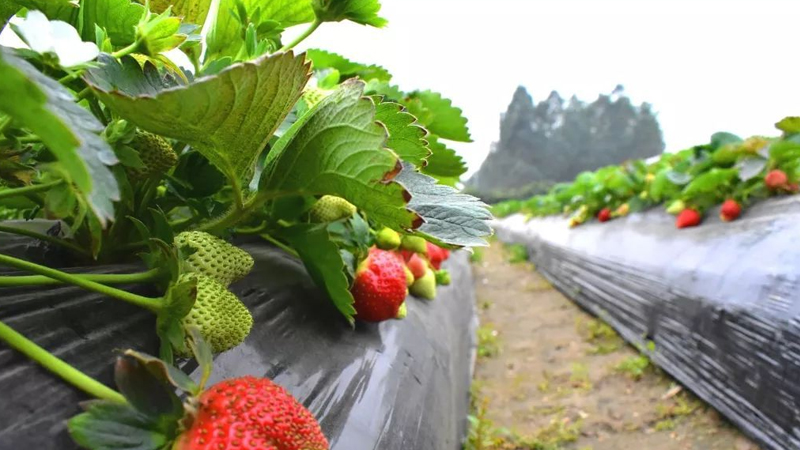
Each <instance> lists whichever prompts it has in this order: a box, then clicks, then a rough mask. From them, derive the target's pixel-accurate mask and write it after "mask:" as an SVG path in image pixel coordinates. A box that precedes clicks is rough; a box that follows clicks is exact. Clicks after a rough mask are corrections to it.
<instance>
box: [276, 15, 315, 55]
mask: <svg viewBox="0 0 800 450" xmlns="http://www.w3.org/2000/svg"><path fill="white" fill-rule="evenodd" d="M320 25H322V21H321V20H319V19H314V21H313V22H311V25H310V26H309V27H308V28H307V29H306V31H304V32H303V33H302V34H301V35H300V36H297V38H296V39H295V40H293V41H292V42H291V43H289V44H287V45H284V46H283V48H281V49H280V50H278V51H279V52H286V51H289V50H291V49H293V48H295V46H297V44H299V43H301V42H303V41H304V40H305V39H306V38H307V37H309V36H311V33H313V32H314V31H316V30H317V28H319V26H320Z"/></svg>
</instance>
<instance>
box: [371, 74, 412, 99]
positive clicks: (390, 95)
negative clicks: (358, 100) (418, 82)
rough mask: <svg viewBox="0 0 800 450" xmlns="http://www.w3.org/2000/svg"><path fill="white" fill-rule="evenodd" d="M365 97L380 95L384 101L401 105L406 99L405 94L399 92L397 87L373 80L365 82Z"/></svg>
mask: <svg viewBox="0 0 800 450" xmlns="http://www.w3.org/2000/svg"><path fill="white" fill-rule="evenodd" d="M364 92H365V93H366V94H367V95H380V96H381V97H383V99H384V101H392V102H398V103H401V102H402V101H403V99H404V98H405V97H406V94H405V93H404V92H403V91H401V90H400V88H399V87H397V86H395V85H393V84H389V83H387V82H385V81H378V80H375V79H372V80H369V81H367V87H366V88H364Z"/></svg>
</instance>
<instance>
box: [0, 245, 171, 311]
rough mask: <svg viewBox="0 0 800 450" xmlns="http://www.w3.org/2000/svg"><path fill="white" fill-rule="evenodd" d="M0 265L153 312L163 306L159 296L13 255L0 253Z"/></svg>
mask: <svg viewBox="0 0 800 450" xmlns="http://www.w3.org/2000/svg"><path fill="white" fill-rule="evenodd" d="M0 265H4V266H9V267H14V268H16V269H20V270H25V271H28V272H33V273H36V274H39V275H44V276H45V277H48V278H53V279H55V280H58V281H61V282H63V283H67V284H73V285H75V286H79V287H82V288H84V289H87V290H90V291H94V292H98V293H100V294H105V295H108V296H110V297H113V298H116V299H119V300H124V301H126V302H128V303H132V304H134V305H136V306H141V307H142V308H146V309H149V310H150V311H152V312H154V313H158V312H159V311H160V310H161V308H162V307H163V303H162V302H161V299H160V298H151V297H144V296H141V295H137V294H133V293H131V292H127V291H123V290H121V289H115V288H112V287H109V286H106V285H104V284H100V283H98V282H95V281H91V280H87V279H85V278H83V277H81V276H78V275H72V274H69V273H66V272H62V271H60V270H56V269H51V268H49V267H46V266H41V265H39V264H35V263H32V262H28V261H25V260H22V259H18V258H14V257H13V256H8V255H3V254H0Z"/></svg>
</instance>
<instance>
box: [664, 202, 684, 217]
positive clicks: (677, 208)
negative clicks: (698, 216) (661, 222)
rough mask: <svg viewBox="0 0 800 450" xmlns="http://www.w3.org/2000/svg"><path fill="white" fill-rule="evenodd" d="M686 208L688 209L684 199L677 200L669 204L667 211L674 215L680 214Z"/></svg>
mask: <svg viewBox="0 0 800 450" xmlns="http://www.w3.org/2000/svg"><path fill="white" fill-rule="evenodd" d="M684 209H686V203H684V202H683V200H675V201H674V202H672V203H670V204H669V206H667V212H668V213H670V214H672V215H673V216H675V215H678V214H680V212H681V211H683V210H684Z"/></svg>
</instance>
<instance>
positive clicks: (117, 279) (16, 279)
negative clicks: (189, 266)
mask: <svg viewBox="0 0 800 450" xmlns="http://www.w3.org/2000/svg"><path fill="white" fill-rule="evenodd" d="M161 273H162V272H161V271H160V270H159V269H153V270H148V271H147V272H139V273H121V274H117V273H98V274H70V275H74V276H76V277H80V278H82V279H84V280H87V281H94V282H95V283H102V284H133V283H149V282H151V281H155V280H157V279H158V278H159V276H160V275H161ZM63 283H64V281H61V280H56V279H54V278H51V277H48V276H44V275H18V276H16V275H8V276H0V287H10V286H45V285H52V284H63Z"/></svg>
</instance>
